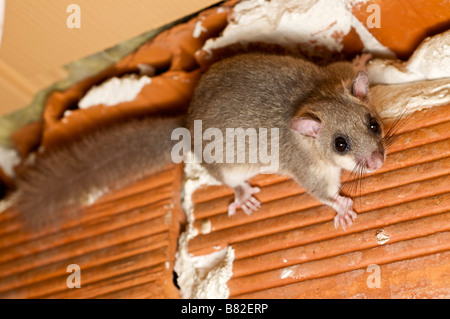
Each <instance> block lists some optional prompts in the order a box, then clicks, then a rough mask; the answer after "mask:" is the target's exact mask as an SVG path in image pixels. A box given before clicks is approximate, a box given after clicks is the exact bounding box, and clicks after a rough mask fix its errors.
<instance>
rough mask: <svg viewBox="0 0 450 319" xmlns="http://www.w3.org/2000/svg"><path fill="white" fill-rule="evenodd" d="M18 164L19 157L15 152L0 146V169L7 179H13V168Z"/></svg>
mask: <svg viewBox="0 0 450 319" xmlns="http://www.w3.org/2000/svg"><path fill="white" fill-rule="evenodd" d="M19 163H20V156H19V153H18V152H17V151H16V150H14V149H12V148H5V147H2V146H0V168H1V169H2V170H3V172H5V174H6V175H8V177H11V178H14V176H15V173H14V167H15V166H16V165H18V164H19Z"/></svg>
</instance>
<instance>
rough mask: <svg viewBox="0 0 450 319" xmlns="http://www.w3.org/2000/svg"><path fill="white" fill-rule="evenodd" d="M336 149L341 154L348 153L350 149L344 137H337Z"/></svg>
mask: <svg viewBox="0 0 450 319" xmlns="http://www.w3.org/2000/svg"><path fill="white" fill-rule="evenodd" d="M334 148H335V149H336V151H338V152H339V153H345V152H346V151H348V148H349V147H348V143H347V140H346V139H345V138H343V137H342V136H338V137H336V138H335V140H334Z"/></svg>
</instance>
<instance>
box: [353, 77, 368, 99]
mask: <svg viewBox="0 0 450 319" xmlns="http://www.w3.org/2000/svg"><path fill="white" fill-rule="evenodd" d="M368 93H369V76H368V75H367V72H366V71H359V72H358V73H357V74H356V76H355V78H354V79H353V84H352V94H353V95H354V96H356V97H357V98H358V99H360V100H364V99H365V98H366V96H367V94H368Z"/></svg>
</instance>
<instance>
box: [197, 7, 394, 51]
mask: <svg viewBox="0 0 450 319" xmlns="http://www.w3.org/2000/svg"><path fill="white" fill-rule="evenodd" d="M360 3H361V1H357V2H355V3H352V2H347V1H345V0H305V1H297V0H272V1H265V0H246V1H241V2H239V3H238V4H236V6H235V7H234V10H233V15H232V19H231V21H230V22H229V24H228V25H227V27H226V28H225V30H224V31H223V34H222V36H220V37H218V38H216V39H209V40H208V41H207V42H206V43H205V46H204V47H203V50H205V51H207V52H212V50H213V49H217V48H221V47H225V46H227V45H230V44H233V43H238V42H240V43H244V44H245V43H250V42H264V43H271V44H280V45H284V46H288V47H289V46H292V45H299V44H303V45H305V44H306V45H308V44H309V46H308V47H311V49H313V46H322V47H326V48H328V49H329V50H331V51H341V50H342V48H343V45H342V39H343V38H344V36H345V35H347V34H348V33H349V32H350V31H351V29H352V27H353V28H355V30H356V32H357V33H358V35H359V36H360V38H361V41H362V42H363V44H364V50H365V51H368V52H372V53H376V54H381V55H383V56H394V54H393V52H392V51H390V50H389V49H387V48H386V47H384V46H383V45H381V44H380V43H379V42H378V41H377V40H376V39H375V38H374V37H373V36H372V35H371V34H370V32H368V31H367V30H366V28H365V27H364V26H363V25H362V24H361V23H360V22H359V21H358V20H357V19H356V18H355V17H354V16H353V14H352V12H351V9H352V6H354V5H360ZM336 17H339V18H338V19H337V18H336Z"/></svg>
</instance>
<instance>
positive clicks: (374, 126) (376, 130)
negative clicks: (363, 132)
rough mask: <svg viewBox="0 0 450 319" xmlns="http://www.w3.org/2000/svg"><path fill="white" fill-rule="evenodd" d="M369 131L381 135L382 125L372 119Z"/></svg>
mask: <svg viewBox="0 0 450 319" xmlns="http://www.w3.org/2000/svg"><path fill="white" fill-rule="evenodd" d="M369 130H371V131H372V132H373V133H377V134H378V133H380V124H379V123H378V121H377V120H376V119H374V118H373V117H371V118H370V120H369Z"/></svg>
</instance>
